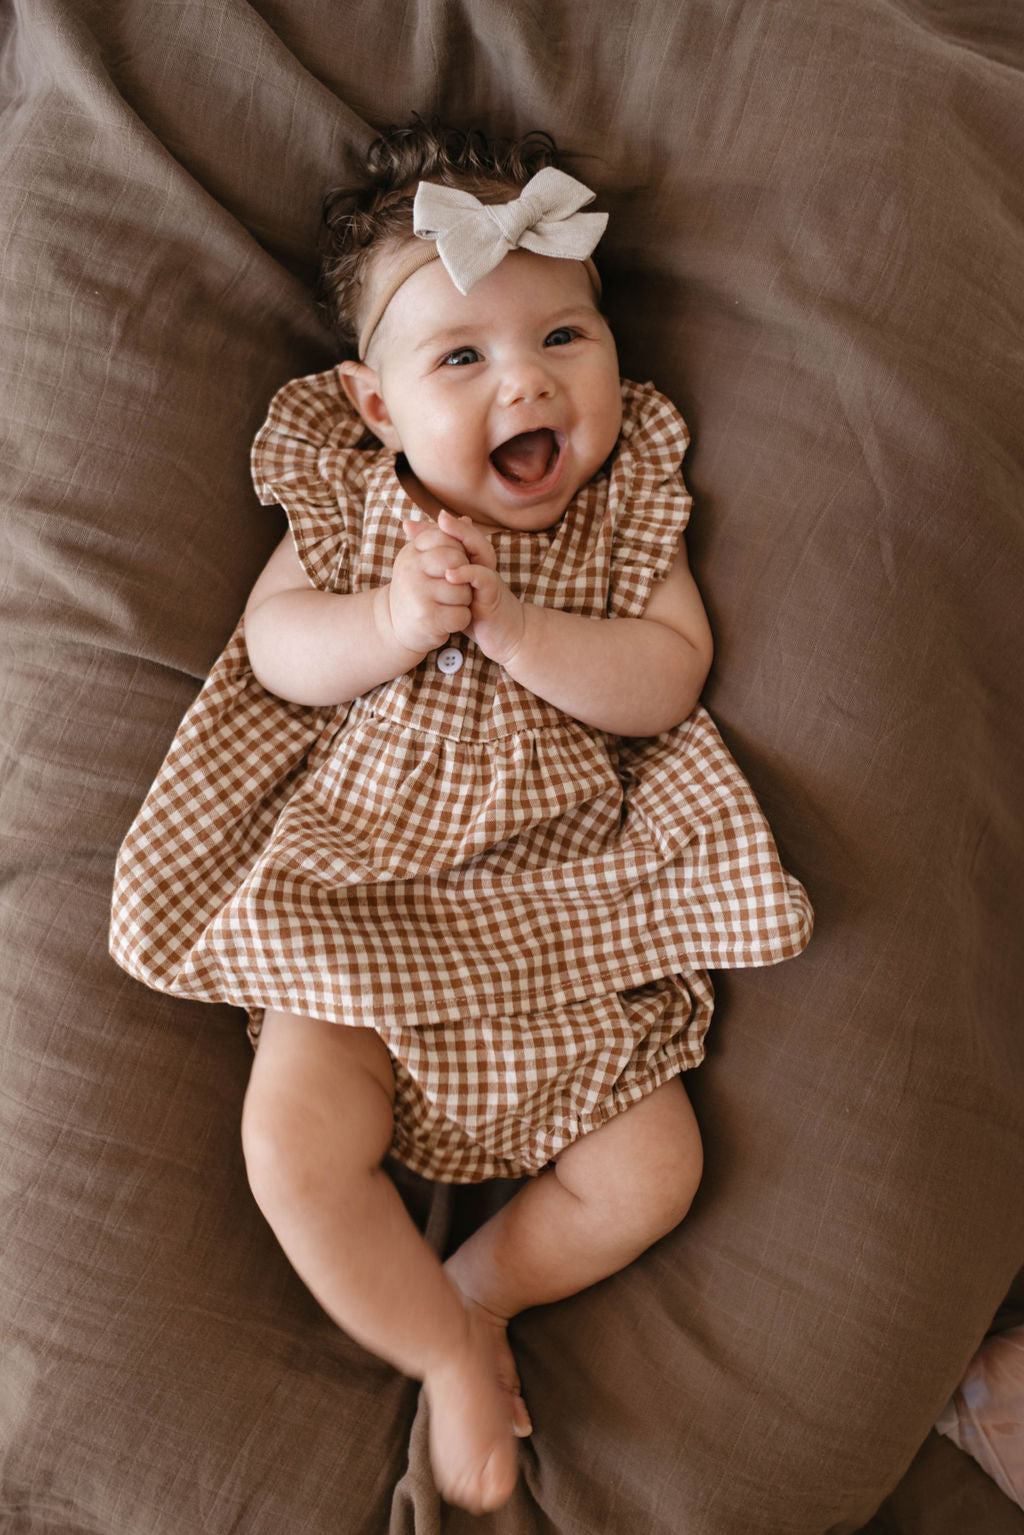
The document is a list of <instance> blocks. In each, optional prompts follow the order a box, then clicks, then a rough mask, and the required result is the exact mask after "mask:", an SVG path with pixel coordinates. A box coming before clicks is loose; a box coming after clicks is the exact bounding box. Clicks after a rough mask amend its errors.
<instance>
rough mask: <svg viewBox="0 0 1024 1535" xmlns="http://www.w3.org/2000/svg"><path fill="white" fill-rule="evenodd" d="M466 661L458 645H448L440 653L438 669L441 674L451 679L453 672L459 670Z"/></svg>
mask: <svg viewBox="0 0 1024 1535" xmlns="http://www.w3.org/2000/svg"><path fill="white" fill-rule="evenodd" d="M464 660H465V656H464V655H463V654H462V651H461V650H460V649H459V647H458V645H446V646H445V647H444V649H443V650H441V651H439V652H438V656H437V669H438V671H439V672H444V674H445V676H446V677H450V676H451V675H452V673H453V672H457V671H458V670H459V667H460V666H461V665H462V663H463V661H464Z"/></svg>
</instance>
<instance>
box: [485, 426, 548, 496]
mask: <svg viewBox="0 0 1024 1535" xmlns="http://www.w3.org/2000/svg"><path fill="white" fill-rule="evenodd" d="M559 451H560V450H559V445H558V438H557V437H556V436H555V434H554V432H553V431H552V430H551V428H550V427H548V426H542V427H540V428H539V430H537V431H535V432H520V433H519V435H518V436H517V437H510V438H509V440H508V442H503V443H501V444H500V446H499V447H497V448H495V450H494V452H493V453H492V454H491V463H492V464H493V465H494V467H495V469H497V471H498V473H499V474H500V475H501V476H502V477H503V478H504V479H506V480H511V481H512V482H513V484H515V485H537V484H539V483H540V481H541V480H543V479H545V478H546V476H547V475H548V474H549V473H550V472H551V470H552V469H553V468H554V467H555V464H556V463H557V462H558V455H559Z"/></svg>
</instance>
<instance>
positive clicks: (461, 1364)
mask: <svg viewBox="0 0 1024 1535" xmlns="http://www.w3.org/2000/svg"><path fill="white" fill-rule="evenodd" d="M466 1322H467V1329H466V1338H465V1342H464V1344H463V1345H462V1347H460V1349H459V1351H458V1352H457V1353H456V1354H455V1355H453V1356H452V1357H451V1358H450V1359H448V1360H446V1361H445V1362H444V1363H443V1364H442V1365H438V1366H436V1367H435V1368H434V1369H433V1370H432V1371H431V1372H430V1373H429V1374H428V1375H427V1376H426V1378H425V1379H424V1382H423V1388H424V1390H425V1392H426V1394H427V1400H428V1401H429V1403H430V1456H431V1462H432V1464H433V1468H434V1476H435V1478H436V1480H437V1488H438V1491H439V1492H440V1493H441V1496H442V1497H444V1498H446V1499H447V1500H448V1502H449V1503H456V1504H458V1505H459V1507H460V1508H465V1509H468V1510H469V1512H470V1513H473V1514H482V1513H486V1512H488V1511H489V1510H491V1509H496V1508H500V1507H501V1505H502V1504H503V1503H506V1502H507V1501H508V1499H509V1498H510V1497H511V1496H512V1491H513V1489H514V1487H515V1485H516V1477H517V1476H518V1474H519V1465H518V1456H517V1453H516V1440H515V1430H514V1427H513V1417H512V1411H511V1407H510V1403H509V1397H508V1394H507V1391H506V1389H505V1388H504V1387H503V1386H502V1384H501V1383H500V1382H499V1380H498V1372H497V1369H496V1367H495V1345H494V1340H493V1332H494V1328H493V1325H492V1324H491V1322H490V1321H489V1320H487V1319H485V1316H481V1315H478V1308H477V1307H473V1306H467V1308H466ZM505 1347H506V1348H507V1347H508V1345H507V1344H506V1345H505ZM509 1358H510V1359H511V1353H510V1354H509ZM512 1371H513V1375H514V1374H515V1366H514V1364H513V1366H512Z"/></svg>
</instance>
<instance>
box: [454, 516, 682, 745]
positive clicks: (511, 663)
mask: <svg viewBox="0 0 1024 1535" xmlns="http://www.w3.org/2000/svg"><path fill="white" fill-rule="evenodd" d="M438 521H439V525H440V526H441V528H442V529H443V531H445V532H447V533H451V534H452V536H454V537H457V538H458V539H459V540H460V542H462V543H463V544H464V545H465V548H466V552H467V554H468V555H469V556H470V560H471V562H472V563H471V564H469V565H463V566H458V567H455V568H453V569H452V570H451V571H450V572H449V575H448V579H449V580H450V581H452V582H458V583H459V585H460V587H461V586H462V584H463V583H466V584H468V585H469V586H471V587H472V589H473V599H472V619H473V631H472V632H473V638H474V640H475V641H476V643H477V644H478V645H479V646H480V649H481V650H482V651H483V652H484V654H485V655H487V656H490V658H491V659H492V660H494V661H497V662H498V663H499V664H500V665H501V666H503V667H504V669H505V671H507V672H508V674H509V676H510V677H513V678H514V679H515V680H516V682H520V683H522V685H523V686H524V687H527V688H529V689H530V691H531V692H532V693H536V694H537V695H538V696H539V697H540V698H546V699H547V701H548V702H549V703H552V704H554V705H555V706H556V707H557V708H559V709H562V710H563V711H564V712H565V713H566V714H571V715H572V716H573V718H574V719H578V720H582V721H583V723H584V724H586V725H591V726H593V727H594V728H595V729H597V730H607V731H609V732H611V733H612V734H614V735H632V736H648V735H659V734H660V733H661V732H662V731H663V730H669V729H671V727H672V726H673V725H678V724H679V723H680V722H681V721H682V720H684V719H686V717H687V715H689V714H690V713H691V712H692V710H693V708H694V706H695V704H696V703H697V700H698V698H699V697H700V693H701V689H702V688H703V686H704V680H705V678H706V677H707V674H708V668H709V667H710V665H711V655H712V641H711V629H710V626H709V624H708V620H707V615H706V613H705V612H704V604H703V603H702V602H701V599H700V593H699V592H698V590H697V586H696V583H695V582H694V579H693V577H692V575H691V574H690V567H689V564H688V562H687V558H686V548H685V545H684V544H683V542H682V540H681V539H680V543H679V552H678V554H677V555H676V559H675V563H674V564H673V565H672V568H671V569H670V570H669V572H668V574H667V575H666V577H665V579H664V580H663V581H660V582H659V583H658V584H657V586H655V588H654V591H653V593H652V595H651V599H650V601H649V602H648V604H647V607H646V609H645V611H644V615H643V617H642V618H604V619H593V618H586V617H583V616H582V615H580V614H578V613H564V612H561V611H559V610H558V609H556V608H544V607H537V606H535V605H534V604H532V603H523V602H520V601H519V599H518V598H517V597H515V596H514V594H513V593H512V592H511V591H510V590H509V588H508V586H507V585H506V584H505V582H504V581H502V580H501V578H500V576H498V574H497V572H496V570H495V568H494V566H495V561H494V552H493V550H492V548H491V545H490V541H489V540H488V539H487V537H486V536H485V535H484V534H483V533H482V531H481V530H480V529H479V528H477V527H475V526H474V524H473V523H471V522H469V521H468V519H465V518H454V517H452V516H451V514H450V513H448V512H442V513H441V516H440V518H439V519H438Z"/></svg>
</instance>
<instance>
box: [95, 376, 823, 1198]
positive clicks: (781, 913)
mask: <svg viewBox="0 0 1024 1535" xmlns="http://www.w3.org/2000/svg"><path fill="white" fill-rule="evenodd" d="M622 389H623V409H624V421H623V429H622V435H621V438H620V441H619V444H618V446H617V448H616V451H615V454H614V455H613V458H612V460H611V461H610V464H609V466H608V467H607V468H606V469H605V470H603V471H602V472H601V473H600V474H599V475H598V476H597V477H596V478H595V479H594V480H593V481H591V482H590V483H589V484H588V485H586V486H584V487H583V489H582V490H581V491H580V492H579V493H578V494H577V496H576V497H575V499H574V501H573V502H572V504H571V505H570V507H569V508H568V510H567V511H566V513H565V515H564V517H563V518H562V519H561V520H560V522H559V523H558V524H557V525H556V526H555V527H553V528H551V529H548V530H546V531H543V532H540V533H521V532H514V531H496V532H493V533H492V534H491V536H492V542H493V543H494V546H495V551H496V555H497V559H498V568H499V570H500V572H501V574H502V576H503V577H504V578H505V580H506V581H507V582H508V583H509V585H510V586H511V587H512V589H513V590H514V591H515V592H516V593H517V594H518V595H519V596H520V597H521V598H522V599H523V600H524V601H527V602H535V603H540V604H545V605H548V606H552V607H558V608H563V609H566V610H569V611H572V612H575V613H580V614H584V615H587V616H590V617H593V618H601V617H605V616H625V617H629V616H634V617H635V616H639V615H640V614H642V613H643V611H644V608H645V606H646V604H647V601H648V598H649V596H650V593H651V590H652V587H653V586H654V583H655V582H656V581H657V580H658V579H659V578H660V577H662V576H664V575H665V574H666V572H667V571H668V569H669V567H670V565H671V563H672V561H673V559H674V557H675V554H676V550H677V548H678V543H679V537H680V534H681V533H682V531H683V529H684V527H685V525H686V522H687V519H688V517H689V511H690V498H689V496H688V495H687V494H686V492H685V489H684V487H683V483H682V479H681V476H680V472H679V470H680V463H681V460H682V455H683V452H684V451H685V448H686V445H687V441H688V439H687V434H686V428H685V426H684V424H683V421H682V419H681V417H680V416H679V415H678V413H677V412H676V410H675V408H674V407H673V406H672V405H671V404H669V402H668V401H667V400H665V399H664V398H663V397H662V396H661V395H659V394H658V393H657V391H656V390H654V388H653V387H652V386H650V385H636V384H630V383H626V382H624V383H623V386H622ZM253 472H254V479H255V483H256V487H257V491H258V494H259V496H260V499H261V500H262V501H263V502H264V503H265V504H267V505H269V504H273V503H274V502H279V503H280V504H281V505H282V506H283V507H284V508H285V510H286V512H287V514H288V518H289V522H290V526H291V530H292V534H293V536H294V539H295V544H296V547H297V549H298V552H299V556H300V559H301V561H302V564H303V566H304V568H305V570H306V572H307V574H308V576H309V579H310V581H311V582H312V583H313V585H315V586H317V587H320V588H322V589H324V590H327V591H334V592H350V591H360V590H364V589H366V588H368V587H373V586H377V585H379V584H380V583H381V582H383V581H386V580H388V579H389V576H390V571H391V568H392V564H393V562H394V558H395V555H396V553H397V551H398V549H399V548H400V546H401V543H402V542H403V540H404V534H403V531H402V522H403V519H404V518H405V517H408V516H409V515H410V513H411V512H412V502H411V501H410V499H409V497H408V495H407V493H406V492H405V490H404V489H403V488H402V487H401V485H400V483H399V480H398V478H397V475H396V470H395V458H394V454H393V453H389V452H387V451H385V450H383V449H381V448H380V447H379V445H378V444H377V443H376V442H375V441H374V439H372V438H370V437H368V436H367V435H366V433H365V431H364V428H363V426H362V423H361V422H360V421H359V419H358V417H357V416H356V415H355V414H354V412H353V411H352V409H351V407H350V405H349V403H348V400H347V398H346V396H345V394H344V390H343V388H342V384H341V377H340V374H339V372H338V371H337V370H331V371H330V372H327V373H322V374H318V375H314V376H312V377H309V378H304V379H297V380H295V381H293V382H292V383H290V384H288V385H286V386H285V388H283V389H282V390H280V391H279V393H278V394H277V396H276V397H275V399H274V401H273V403H272V405H271V409H270V413H269V416H268V419H267V421H266V423H265V424H264V426H263V428H262V429H261V431H260V433H259V435H258V437H257V439H256V442H255V444H254V448H253ZM460 644H461V650H462V655H463V662H464V664H462V665H461V667H460V668H459V669H458V670H457V671H455V672H454V673H449V672H446V671H443V670H441V669H440V668H439V665H438V654H437V653H434V654H431V655H429V656H427V657H426V659H425V660H424V661H422V662H421V663H420V665H419V666H418V667H416V668H415V670H413V671H411V672H409V673H407V674H405V675H404V676H401V677H398V678H396V679H395V680H394V681H393V682H388V683H384V684H382V685H381V686H380V687H378V688H375V689H374V690H373V691H372V692H371V693H369V694H367V695H366V696H365V697H363V698H360V699H358V700H356V701H355V702H354V703H353V704H351V705H350V706H342V707H340V708H336V709H330V708H308V707H305V706H301V705H298V704H289V703H286V702H283V701H282V700H281V699H279V698H277V697H275V696H274V695H273V694H271V693H268V692H267V691H266V690H265V689H264V688H263V687H262V686H261V685H260V683H259V682H257V680H256V679H255V677H254V676H253V674H252V671H251V669H250V667H249V663H248V657H247V653H246V648H245V636H244V625H243V624H240V625H239V627H238V629H237V630H236V632H235V634H234V635H233V637H232V639H231V641H230V643H229V644H228V646H227V649H226V650H225V652H224V654H223V655H222V656H221V658H220V659H219V661H218V662H217V663H216V665H215V667H214V669H213V671H212V673H211V675H210V677H209V680H208V681H207V683H206V685H205V687H204V688H203V690H202V692H201V693H200V695H199V697H198V698H197V700H196V702H195V704H194V705H193V707H192V708H191V710H190V711H189V713H188V714H187V716H186V718H185V720H184V721H183V723H182V725H181V727H180V729H179V731H178V734H177V736H176V737H175V740H174V742H173V744H172V747H171V750H170V752H169V754H168V756H167V759H166V761H165V763H164V765H163V767H162V769H161V771H160V773H159V775H158V777H157V780H156V782H155V784H154V786H153V788H152V789H151V791H150V793H149V795H148V797H147V799H146V801H145V803H144V805H143V807H142V809H141V811H140V813H139V815H138V817H137V819H136V821H135V823H134V825H133V827H132V829H131V831H130V832H129V834H128V837H127V839H126V841H125V843H124V846H123V847H122V850H121V854H120V857H119V860H118V870H117V880H116V886H115V895H114V911H113V924H112V938H111V947H112V952H113V954H114V957H115V958H116V959H117V960H118V962H119V963H120V964H122V965H123V966H124V967H125V968H126V969H127V970H129V971H130V972H131V973H132V974H133V975H136V976H138V977H139V978H140V979H142V980H144V981H146V982H147V983H148V984H149V985H150V986H154V987H156V988H157V989H159V990H163V991H169V992H172V993H175V994H177V995H182V996H188V997H194V998H202V999H205V1000H207V1001H219V1002H231V1003H236V1004H239V1005H240V1006H242V1007H244V1008H246V1009H248V1011H249V1013H250V1015H251V1017H252V1019H253V1021H254V1025H255V1028H254V1032H256V1031H257V1030H258V1021H259V1017H260V1015H261V1011H262V1009H264V1008H266V1007H268V1006H271V1007H275V1008H281V1009H286V1010H289V1011H291V1012H295V1013H299V1014H302V1015H304V1016H310V1017H317V1018H322V1019H326V1020H330V1021H333V1022H336V1023H338V1024H342V1025H344V1024H358V1025H364V1026H369V1027H372V1028H374V1029H375V1030H377V1032H378V1033H379V1034H380V1036H381V1038H382V1039H383V1040H384V1042H385V1043H386V1045H387V1047H388V1049H389V1051H390V1052H391V1055H392V1059H393V1061H394V1064H395V1073H396V1082H397V1100H396V1114H395V1140H394V1144H393V1148H392V1149H393V1151H394V1153H395V1155H396V1156H398V1157H399V1158H400V1159H401V1160H403V1161H404V1162H406V1163H407V1164H408V1165H409V1166H411V1167H412V1168H413V1169H414V1170H416V1171H418V1172H421V1173H423V1174H424V1175H426V1176H428V1177H434V1178H440V1179H445V1180H449V1181H457V1182H470V1181H474V1180H476V1179H480V1178H488V1177H495V1176H514V1175H518V1174H521V1173H529V1172H535V1171H537V1170H538V1169H539V1168H541V1167H543V1166H544V1165H545V1164H546V1163H547V1162H548V1161H549V1160H550V1159H551V1158H552V1157H555V1156H557V1155H558V1153H559V1151H561V1150H562V1149H564V1147H565V1146H566V1145H568V1144H570V1143H571V1142H572V1141H573V1140H575V1139H576V1138H577V1137H578V1136H580V1135H581V1134H584V1133H586V1132H587V1131H588V1130H591V1129H593V1128H595V1127H596V1126H597V1125H599V1124H601V1123H603V1122H604V1121H605V1120H607V1119H608V1118H609V1117H611V1116H612V1115H613V1114H616V1113H618V1112H620V1111H621V1110H623V1109H625V1108H628V1107H629V1106H630V1105H631V1104H632V1103H635V1102H637V1101H638V1100H639V1099H640V1098H642V1097H643V1096H645V1094H647V1093H649V1092H651V1091H653V1089H654V1088H656V1087H658V1086H660V1085H661V1083H663V1082H665V1081H667V1080H668V1079H669V1078H670V1077H671V1076H674V1075H675V1074H677V1073H678V1072H679V1071H681V1070H684V1069H686V1068H688V1067H692V1066H694V1065H696V1064H697V1063H698V1062H699V1061H700V1059H701V1058H702V1054H703V1036H704V1032H705V1030H706V1028H707V1024H708V1020H709V1018H710V1015H711V1008H712V991H711V985H710V982H709V979H708V977H707V974H706V967H708V966H741V965H765V964H773V963H775V962H776V961H778V960H782V959H786V958H788V957H790V956H791V955H793V954H796V953H797V952H798V951H799V950H800V949H801V948H802V947H803V946H804V944H805V943H806V942H807V939H808V937H809V936H810V927H811V913H810V906H809V903H808V900H807V897H806V894H805V893H804V891H803V889H802V887H801V886H800V885H799V884H798V883H797V881H796V880H794V879H793V878H792V877H791V876H790V875H788V874H787V873H786V872H785V870H784V869H783V868H782V866H781V864H780V862H779V858H778V854H777V851H776V848H775V844H774V841H773V839H772V836H771V833H770V831H769V828H768V826H767V824H766V823H765V820H764V818H763V816H762V814H761V812H760V810H759V808H758V805H757V803H756V801H755V799H754V796H753V793H752V791H751V789H750V787H749V785H748V784H747V782H746V780H745V779H744V778H743V776H742V774H741V773H740V771H739V769H738V768H737V766H736V764H735V763H734V761H733V760H732V758H731V757H730V755H729V753H728V751H727V750H726V748H725V746H724V744H723V743H722V740H721V738H720V736H719V735H718V732H717V730H716V729H715V726H714V725H713V723H712V721H711V720H710V718H709V716H708V715H707V713H706V712H705V711H704V709H703V708H700V707H698V708H697V709H696V710H695V711H694V713H693V714H692V715H691V716H690V718H689V719H688V720H686V722H685V723H684V724H682V725H680V726H678V727H677V728H675V729H673V730H670V731H668V732H666V733H665V734H663V735H660V736H656V737H652V738H645V739H631V740H626V739H619V738H616V737H613V736H609V735H606V734H604V733H603V732H600V731H597V730H592V729H590V728H589V727H588V726H585V725H583V724H580V723H579V722H578V721H576V720H573V719H570V718H568V717H567V716H565V715H564V714H562V713H560V712H559V711H558V710H557V709H555V708H554V707H553V706H551V705H550V704H548V703H546V702H545V701H544V700H542V699H540V698H538V697H536V696H535V695H533V694H531V693H530V692H528V691H527V690H526V689H525V688H523V687H520V686H519V685H518V684H517V683H515V682H513V681H512V680H511V679H510V678H509V677H508V676H506V675H505V673H504V672H503V671H502V670H501V668H500V667H499V666H497V665H495V664H494V663H493V662H491V661H489V660H488V659H487V658H486V657H485V656H483V655H482V654H481V653H480V652H479V651H478V650H477V649H476V647H475V646H474V645H473V644H472V642H471V641H469V640H468V639H467V638H466V637H465V636H462V637H461V641H460Z"/></svg>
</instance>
